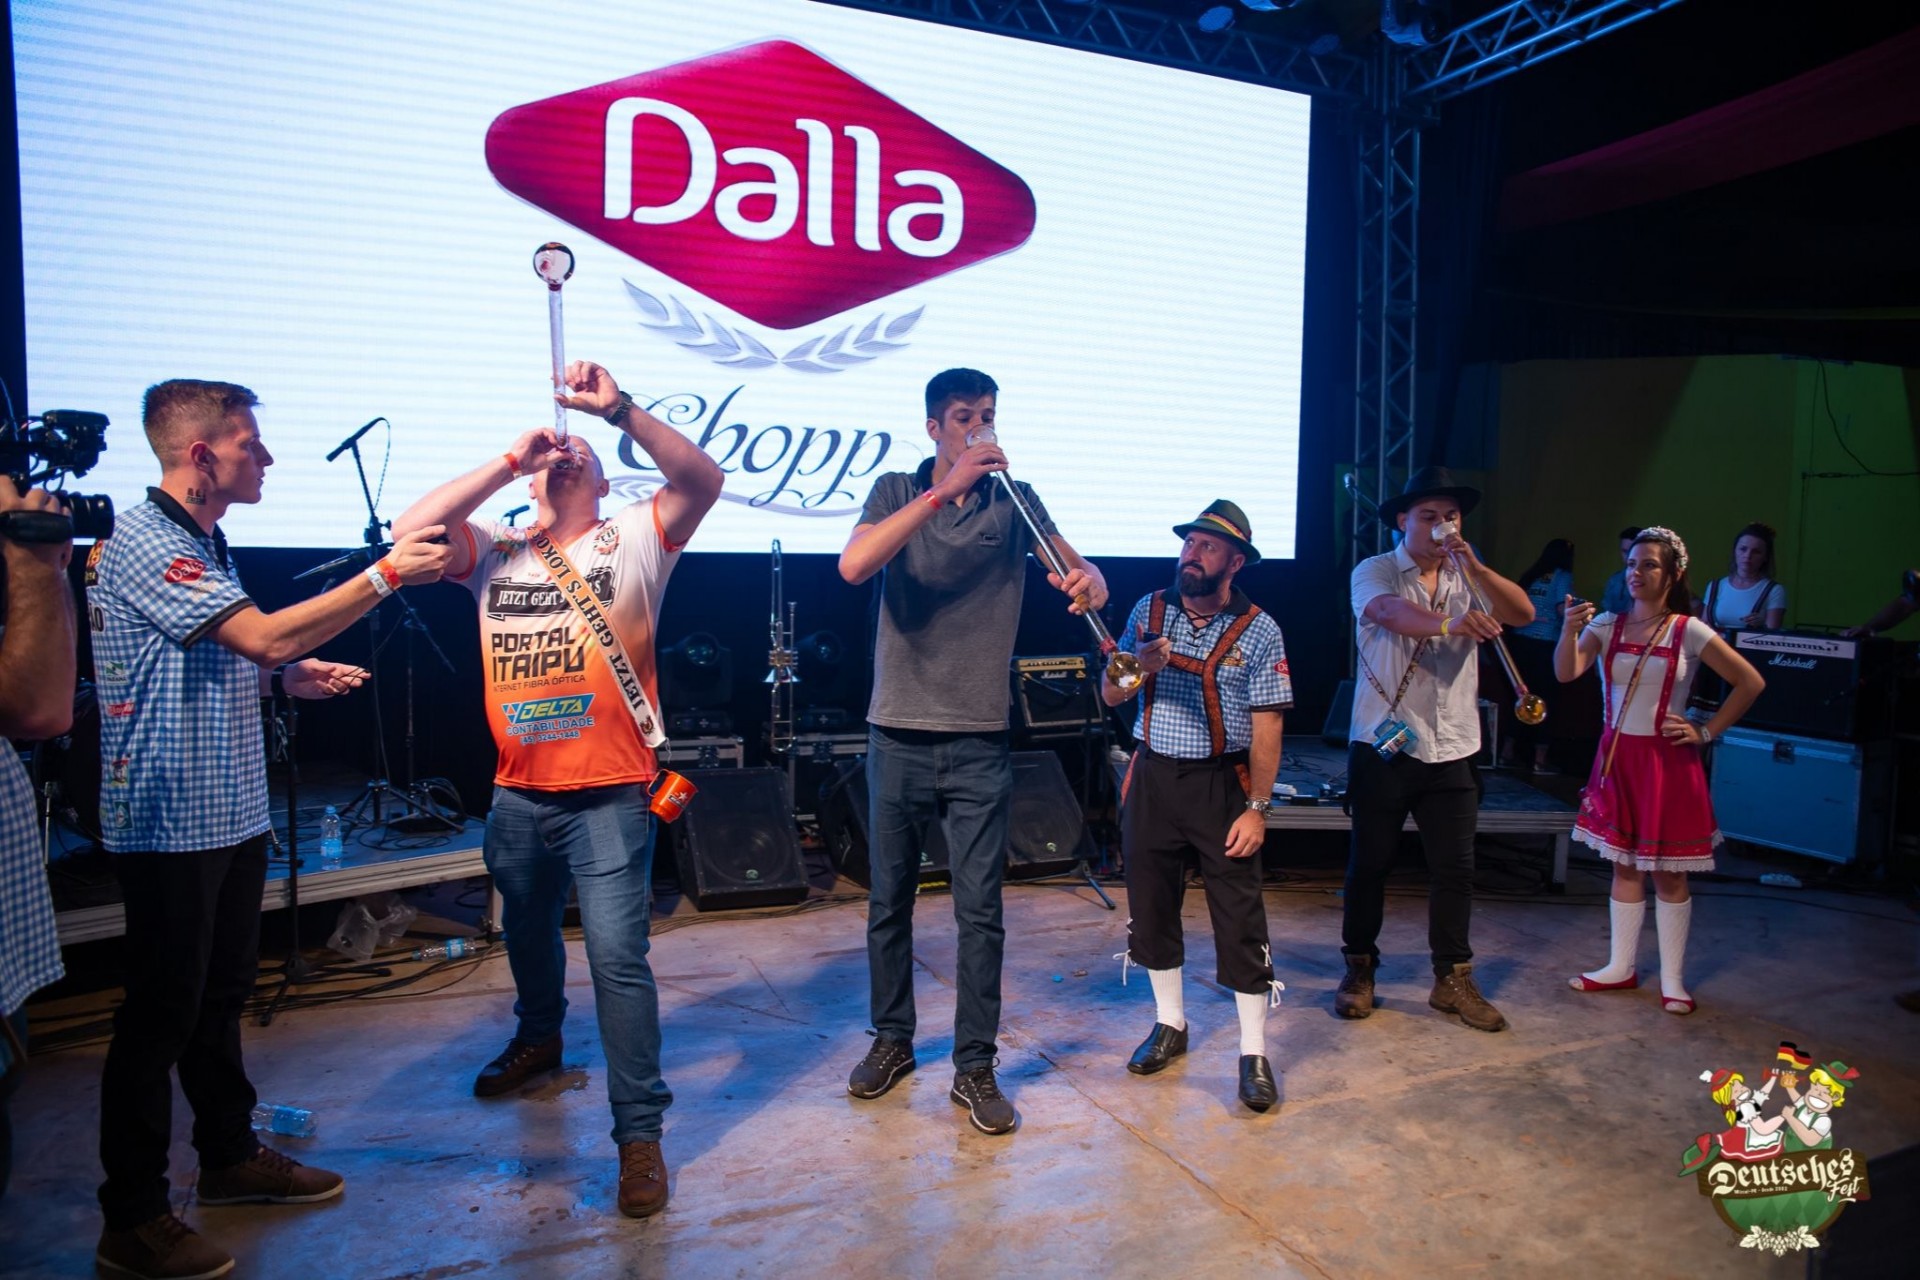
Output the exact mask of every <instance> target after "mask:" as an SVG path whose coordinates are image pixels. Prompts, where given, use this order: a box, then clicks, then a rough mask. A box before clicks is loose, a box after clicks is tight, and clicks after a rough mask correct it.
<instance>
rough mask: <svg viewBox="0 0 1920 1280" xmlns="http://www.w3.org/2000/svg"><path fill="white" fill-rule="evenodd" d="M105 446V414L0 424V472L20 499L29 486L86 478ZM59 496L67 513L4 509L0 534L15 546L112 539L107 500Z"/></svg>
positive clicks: (69, 412) (59, 413)
mask: <svg viewBox="0 0 1920 1280" xmlns="http://www.w3.org/2000/svg"><path fill="white" fill-rule="evenodd" d="M106 447H107V415H106V414H104V413H88V412H86V411H85V410H82V409H50V410H48V411H47V412H46V413H43V414H41V415H40V416H39V417H37V418H28V419H27V420H26V421H25V422H17V423H16V422H7V423H5V424H4V425H0V471H4V472H6V474H7V476H8V477H9V478H11V479H12V481H13V484H14V487H15V488H16V489H18V490H19V491H20V493H21V494H22V495H24V494H25V493H26V492H27V490H28V489H30V488H32V487H33V486H35V485H49V484H58V483H60V482H61V481H62V480H64V479H65V478H66V477H67V476H69V475H72V476H83V475H85V474H87V472H88V471H90V470H92V469H93V467H94V465H95V464H96V463H98V462H99V461H100V451H101V450H102V449H104V448H106ZM36 467H37V468H38V469H37V470H36ZM56 492H58V491H57V490H56ZM59 497H60V499H61V500H62V501H63V502H65V503H66V504H67V510H68V512H69V514H68V515H56V514H54V513H53V512H50V511H9V512H7V513H5V514H4V515H0V536H3V537H8V538H11V539H13V540H14V541H15V542H65V541H67V540H68V539H70V538H92V539H96V540H97V539H100V538H109V537H112V536H113V499H112V498H109V497H107V496H106V495H105V494H84V493H59Z"/></svg>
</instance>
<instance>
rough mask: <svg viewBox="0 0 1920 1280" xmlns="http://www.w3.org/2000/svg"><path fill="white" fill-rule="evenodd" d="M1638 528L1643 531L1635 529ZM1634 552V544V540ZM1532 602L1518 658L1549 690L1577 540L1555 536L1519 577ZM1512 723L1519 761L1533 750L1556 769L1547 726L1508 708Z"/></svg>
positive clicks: (1545, 769) (1519, 631) (1516, 637)
mask: <svg viewBox="0 0 1920 1280" xmlns="http://www.w3.org/2000/svg"><path fill="white" fill-rule="evenodd" d="M1635 532H1636V533H1637V532H1638V530H1635ZM1627 549H1628V550H1629V551H1631V550H1632V549H1633V544H1632V543H1631V542H1629V543H1628V544H1627ZM1514 581H1515V582H1517V583H1519V584H1520V587H1521V589H1522V590H1524V591H1525V592H1526V593H1527V598H1528V599H1529V600H1531V601H1533V621H1532V622H1529V623H1528V624H1527V625H1526V626H1524V627H1516V628H1515V629H1514V632H1513V644H1512V646H1511V647H1512V650H1513V661H1514V665H1515V666H1517V667H1519V668H1520V678H1521V679H1522V680H1525V681H1526V682H1527V687H1528V688H1530V689H1534V690H1539V689H1544V688H1547V687H1548V686H1550V685H1551V684H1553V682H1554V674H1553V649H1554V645H1555V643H1556V642H1557V641H1558V640H1559V639H1560V619H1561V618H1562V617H1564V616H1565V614H1566V611H1567V601H1568V600H1570V599H1572V598H1573V543H1572V542H1570V541H1569V540H1567V539H1566V538H1555V539H1553V540H1552V541H1550V542H1548V543H1547V545H1546V546H1544V547H1542V548H1540V554H1539V555H1538V556H1536V557H1534V561H1533V563H1532V564H1530V565H1528V566H1527V568H1526V571H1525V572H1524V573H1522V574H1521V575H1520V576H1519V577H1517V578H1515V579H1514ZM1504 714H1505V715H1506V717H1507V721H1508V724H1509V730H1508V732H1509V733H1510V735H1511V736H1510V737H1509V738H1508V741H1510V742H1511V743H1513V745H1514V762H1516V763H1517V762H1519V761H1524V760H1526V759H1527V755H1526V753H1527V752H1529V751H1531V752H1532V764H1533V771H1534V772H1535V773H1557V772H1559V771H1558V770H1557V769H1554V768H1553V767H1552V766H1551V765H1549V764H1548V763H1547V735H1546V730H1545V728H1544V727H1543V726H1542V725H1537V724H1524V723H1522V722H1521V721H1520V720H1519V719H1518V718H1517V717H1515V716H1514V714H1513V712H1512V710H1511V709H1509V710H1508V711H1506V712H1505V713H1504Z"/></svg>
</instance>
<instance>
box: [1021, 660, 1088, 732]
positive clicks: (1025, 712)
mask: <svg viewBox="0 0 1920 1280" xmlns="http://www.w3.org/2000/svg"><path fill="white" fill-rule="evenodd" d="M1012 676H1013V703H1014V705H1015V706H1016V707H1018V708H1019V709H1020V723H1021V726H1022V727H1024V728H1027V729H1037V730H1040V731H1041V732H1042V734H1043V735H1044V734H1045V733H1047V732H1048V731H1053V732H1059V731H1061V730H1066V731H1069V732H1073V731H1079V730H1083V729H1087V728H1089V727H1093V726H1097V725H1098V724H1099V723H1100V716H1101V712H1102V703H1101V701H1100V686H1099V681H1098V679H1097V673H1095V672H1091V671H1089V670H1088V669H1087V659H1086V657H1085V656H1084V655H1083V654H1078V653H1075V654H1067V655H1064V656H1061V657H1049V658H1015V659H1014V660H1013V666H1012Z"/></svg>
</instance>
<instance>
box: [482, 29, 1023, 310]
mask: <svg viewBox="0 0 1920 1280" xmlns="http://www.w3.org/2000/svg"><path fill="white" fill-rule="evenodd" d="M486 154H487V166H488V168H489V169H491V170H492V171H493V175H494V177H495V178H496V179H497V180H498V181H499V183H500V185H501V186H503V187H505V188H506V189H507V190H508V191H510V192H512V193H513V194H514V195H516V196H519V197H520V198H521V199H523V200H526V201H527V202H529V203H530V204H533V205H536V206H538V207H539V208H541V209H544V210H546V211H547V212H548V213H551V214H553V215H555V216H556V217H559V218H562V219H564V220H565V221H567V222H568V223H571V224H572V225H573V226H576V227H579V228H580V229H581V230H583V231H585V232H587V233H588V234H590V235H593V236H596V237H598V238H599V239H601V240H603V241H605V242H606V243H608V244H610V245H612V246H613V247H614V248H616V249H619V250H620V251H621V252H623V253H626V254H629V255H631V256H632V257H634V258H636V259H638V260H639V261H641V262H643V263H645V264H647V265H648V266H650V267H652V268H654V269H655V270H657V271H660V272H661V273H663V274H665V275H667V276H670V277H672V278H673V279H675V280H677V281H679V282H680V283H682V284H684V285H686V286H687V287H688V288H691V289H696V290H698V291H699V292H700V293H702V294H704V295H706V296H707V297H709V298H711V299H713V300H714V301H716V302H719V303H721V304H723V305H724V306H727V307H731V308H732V309H733V310H734V311H736V312H738V313H739V314H741V315H743V316H746V317H747V318H748V319H750V320H753V321H755V322H756V323H758V324H762V325H766V326H768V327H769V328H773V329H796V328H800V327H801V326H804V325H809V324H812V323H814V322H816V321H818V320H822V319H825V318H826V317H828V316H833V315H838V314H839V313H841V312H843V311H847V310H850V309H852V308H854V307H859V306H863V305H865V304H867V303H870V302H873V301H875V300H877V299H880V298H883V297H886V296H887V295H889V294H893V293H897V292H899V291H900V290H902V289H907V288H910V287H912V286H914V285H918V284H922V283H925V282H926V281H928V280H932V279H934V278H936V277H938V276H942V275H945V274H947V273H948V272H950V271H957V270H959V269H960V268H962V267H966V266H971V265H973V264H974V263H977V262H981V261H984V260H985V259H988V258H992V257H995V256H997V255H999V254H1003V253H1006V252H1008V251H1010V250H1012V249H1016V248H1018V247H1019V246H1020V245H1022V244H1024V243H1025V242H1026V240H1027V238H1028V237H1029V236H1031V235H1032V234H1033V228H1034V200H1033V192H1032V191H1031V190H1030V189H1029V188H1028V187H1027V184H1026V183H1025V182H1024V181H1022V180H1021V178H1020V177H1019V175H1017V174H1015V173H1013V172H1012V171H1011V170H1009V169H1007V168H1006V167H1005V166H1003V165H1000V164H998V163H996V162H995V161H993V160H991V159H989V158H988V157H987V156H985V155H982V154H981V153H980V152H978V151H976V150H974V149H973V148H972V147H969V146H967V145H966V144H965V143H963V142H961V141H960V140H959V139H958V138H955V137H954V136H953V135H952V134H950V133H947V132H946V131H945V130H943V129H941V128H940V127H938V126H937V125H935V124H933V123H931V122H930V121H928V120H926V119H924V118H922V117H921V116H918V115H916V114H914V113H913V112H912V111H909V110H908V109H907V108H905V107H903V106H901V105H900V104H899V103H897V102H895V101H894V100H893V99H891V98H889V97H887V96H886V95H885V94H883V93H880V92H879V91H878V90H876V89H873V88H872V87H870V86H868V85H867V84H865V83H863V82H861V81H860V80H858V79H856V78H855V77H853V76H852V75H849V74H848V73H847V72H845V71H843V70H841V69H840V68H839V67H836V66H835V65H833V64H832V63H831V62H828V61H827V60H826V59H825V58H822V57H821V56H820V55H818V54H816V53H814V52H813V51H811V50H809V49H806V48H803V47H802V46H800V45H797V44H794V43H793V42H791V41H788V40H766V41H762V42H760V43H758V44H752V45H748V46H745V47H743V48H738V49H729V50H726V51H725V52H722V53H716V54H711V55H709V56H707V57H704V58H696V59H694V60H693V61H691V62H683V63H679V64H677V65H675V66H671V67H663V68H660V69H658V70H654V71H647V72H642V73H641V74H639V75H633V76H628V77H627V78H625V79H623V80H615V81H611V82H609V83H607V84H601V85H594V86H591V87H589V88H584V89H577V90H575V91H573V92H571V93H565V94H561V95H559V96H558V97H553V98H547V99H544V100H542V101H539V102H532V103H527V104H526V105H523V106H518V107H514V108H512V109H510V110H508V111H506V112H503V113H502V114H501V115H500V116H499V118H498V119H496V120H495V121H494V122H493V124H492V126H491V127H490V128H489V129H488V130H487V144H486ZM688 319H689V321H690V322H691V317H690V316H689V317H688ZM696 327H697V326H696Z"/></svg>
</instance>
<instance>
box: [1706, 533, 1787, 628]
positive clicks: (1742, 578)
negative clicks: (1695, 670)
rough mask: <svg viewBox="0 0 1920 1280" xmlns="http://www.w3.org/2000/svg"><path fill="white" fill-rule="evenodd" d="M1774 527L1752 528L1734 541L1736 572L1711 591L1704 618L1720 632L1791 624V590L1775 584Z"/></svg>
mask: <svg viewBox="0 0 1920 1280" xmlns="http://www.w3.org/2000/svg"><path fill="white" fill-rule="evenodd" d="M1774 536H1775V535H1774V532H1773V526H1772V525H1766V524H1757V523H1756V524H1750V525H1748V526H1747V527H1746V528H1744V529H1742V530H1741V531H1740V532H1739V534H1738V535H1736V536H1735V538H1734V540H1733V572H1732V573H1730V574H1728V575H1727V576H1726V577H1724V578H1717V579H1715V580H1714V581H1713V582H1712V583H1711V584H1710V585H1709V586H1708V587H1707V595H1706V599H1705V600H1704V601H1703V602H1702V603H1701V608H1700V616H1701V617H1702V618H1704V619H1706V622H1707V625H1708V626H1710V627H1713V628H1714V629H1715V630H1718V631H1732V630H1734V629H1735V628H1736V627H1745V628H1748V629H1752V628H1756V627H1765V628H1766V629H1767V630H1769V631H1778V630H1779V629H1780V625H1781V624H1782V623H1784V622H1785V621H1786V620H1787V589H1786V588H1785V587H1783V586H1781V585H1780V584H1779V583H1778V582H1776V581H1774V577H1773V540H1774Z"/></svg>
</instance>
